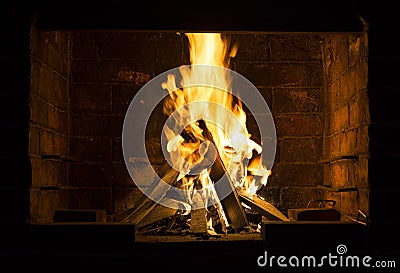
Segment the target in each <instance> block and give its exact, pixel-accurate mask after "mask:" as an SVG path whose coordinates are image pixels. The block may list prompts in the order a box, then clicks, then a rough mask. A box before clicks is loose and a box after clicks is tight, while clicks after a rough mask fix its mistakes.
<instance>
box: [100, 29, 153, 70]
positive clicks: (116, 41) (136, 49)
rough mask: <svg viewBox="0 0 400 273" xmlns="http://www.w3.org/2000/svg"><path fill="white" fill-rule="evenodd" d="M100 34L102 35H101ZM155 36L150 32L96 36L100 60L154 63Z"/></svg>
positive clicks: (104, 33) (112, 33)
mask: <svg viewBox="0 0 400 273" xmlns="http://www.w3.org/2000/svg"><path fill="white" fill-rule="evenodd" d="M101 34H102V35H101ZM155 36H156V34H155V33H152V32H130V31H129V32H102V33H98V34H97V35H96V42H97V44H98V46H99V57H100V58H101V59H133V60H135V61H138V60H142V61H145V62H148V63H153V62H154V51H155V49H156V48H155V43H154V39H155Z"/></svg>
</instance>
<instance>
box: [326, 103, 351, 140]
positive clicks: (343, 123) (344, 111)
mask: <svg viewBox="0 0 400 273" xmlns="http://www.w3.org/2000/svg"><path fill="white" fill-rule="evenodd" d="M349 116H350V113H349V106H348V105H343V106H341V107H340V108H339V109H337V110H335V111H334V112H333V113H332V120H331V122H332V130H333V132H336V133H337V132H340V131H343V130H346V129H348V128H349Z"/></svg>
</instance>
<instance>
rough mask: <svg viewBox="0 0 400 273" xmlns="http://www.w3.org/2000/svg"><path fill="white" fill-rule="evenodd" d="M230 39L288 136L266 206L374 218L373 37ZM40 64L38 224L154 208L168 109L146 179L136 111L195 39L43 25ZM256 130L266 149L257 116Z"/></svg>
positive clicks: (37, 39)
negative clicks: (136, 102)
mask: <svg viewBox="0 0 400 273" xmlns="http://www.w3.org/2000/svg"><path fill="white" fill-rule="evenodd" d="M211 32H213V31H211ZM220 33H222V35H223V36H224V37H228V38H229V39H230V40H231V41H232V42H233V43H236V44H237V45H238V50H237V53H236V56H235V57H234V58H232V59H231V67H230V68H231V69H232V70H233V71H235V72H237V73H240V74H241V75H243V76H244V77H246V78H247V79H248V80H249V81H250V82H251V83H252V84H254V86H255V87H256V88H257V89H258V91H259V92H260V94H262V97H263V99H264V100H265V101H266V103H267V105H268V106H269V109H270V111H271V113H272V117H273V121H274V124H275V127H276V136H277V138H276V140H277V142H276V151H274V150H272V151H271V152H275V158H274V159H275V160H274V163H273V167H272V169H271V171H272V172H271V174H270V176H269V177H268V182H267V184H266V185H265V186H263V187H261V188H260V189H259V190H258V192H257V194H258V196H260V197H261V198H262V199H263V200H265V201H267V202H269V203H270V204H272V205H273V206H274V207H276V208H277V209H278V210H279V211H281V212H282V213H283V214H285V215H288V212H289V211H291V210H292V209H301V208H306V207H307V205H308V204H309V202H310V201H314V200H333V201H334V202H335V204H336V205H335V207H337V208H338V209H340V211H341V212H342V218H341V220H344V221H346V220H349V219H359V216H360V213H361V214H362V215H364V216H368V214H369V201H368V200H369V181H368V157H369V147H368V143H369V136H368V127H369V123H370V121H369V109H368V105H369V101H368V95H367V76H368V75H367V71H368V64H367V62H368V60H367V57H368V35H367V31H366V30H360V31H356V32H354V31H349V32H322V31H321V32H318V31H314V32H291V31H284V32H282V31H221V32H220ZM30 59H31V91H30V111H31V119H30V127H29V155H30V160H31V163H32V186H31V188H30V215H31V216H30V222H31V223H33V224H49V223H53V221H54V215H55V213H60V211H75V213H79V212H82V211H92V212H93V213H97V215H98V213H100V215H102V216H101V217H100V218H101V220H100V221H101V222H103V223H115V222H119V221H120V220H121V215H124V212H126V211H128V210H129V209H134V208H135V207H137V206H139V204H140V203H139V202H141V200H143V199H142V198H143V194H142V193H141V191H140V190H139V189H138V187H137V185H136V183H140V179H142V178H143V177H145V176H151V175H152V172H151V171H149V168H154V169H155V170H157V169H159V168H160V167H161V166H162V165H163V164H164V163H165V159H164V158H163V154H162V150H161V143H160V142H161V141H160V129H161V128H162V126H163V123H164V122H165V119H166V117H165V115H164V114H163V113H162V105H158V106H157V107H156V108H155V110H154V112H153V113H152V116H151V119H150V120H151V122H149V123H148V126H147V129H146V147H147V152H148V155H149V159H150V160H151V164H150V165H149V164H147V163H146V162H142V161H140V160H138V161H137V162H136V163H135V164H139V165H140V164H141V166H142V167H143V172H141V173H138V174H137V177H133V178H132V177H131V176H130V175H129V172H128V171H127V168H126V166H125V162H124V158H123V151H122V128H123V122H124V118H125V115H126V112H127V110H128V107H129V105H130V103H131V101H132V99H133V98H134V96H135V94H137V93H138V92H139V90H140V89H141V88H142V87H143V86H144V85H145V84H146V83H148V82H149V81H150V80H152V79H153V78H155V77H156V76H157V75H159V74H161V73H163V72H165V71H168V70H170V69H173V68H176V67H179V66H181V65H188V64H189V63H190V61H189V50H188V41H187V39H186V36H185V32H184V31H179V30H140V31H138V30H130V29H128V30H126V29H124V30H118V29H93V30H92V29H72V30H71V29H65V30H64V29H61V30H59V29H41V28H40V27H36V26H35V24H33V25H32V28H31V55H30ZM247 128H248V130H249V132H250V134H251V135H252V137H253V139H254V140H256V141H258V142H259V141H260V134H259V130H258V126H257V123H256V122H255V121H254V118H253V116H252V114H251V113H249V112H247ZM134 180H137V181H134ZM96 219H97V220H98V219H99V218H96Z"/></svg>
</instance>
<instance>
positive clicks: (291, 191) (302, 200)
mask: <svg viewBox="0 0 400 273" xmlns="http://www.w3.org/2000/svg"><path fill="white" fill-rule="evenodd" d="M322 196H323V191H322V190H320V189H317V188H312V187H310V188H305V187H285V188H283V189H282V192H281V202H280V204H281V206H280V207H281V209H282V210H283V211H286V210H287V209H292V208H293V209H294V208H305V207H307V204H308V202H309V201H311V200H317V199H322Z"/></svg>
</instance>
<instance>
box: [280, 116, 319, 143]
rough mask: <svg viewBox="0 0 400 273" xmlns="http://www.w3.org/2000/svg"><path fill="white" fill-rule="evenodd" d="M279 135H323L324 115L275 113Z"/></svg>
mask: <svg viewBox="0 0 400 273" xmlns="http://www.w3.org/2000/svg"><path fill="white" fill-rule="evenodd" d="M275 126H276V133H277V135H278V137H286V136H319V135H322V116H321V115H319V114H306V115H297V114H294V115H291V114H281V115H275Z"/></svg>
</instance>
